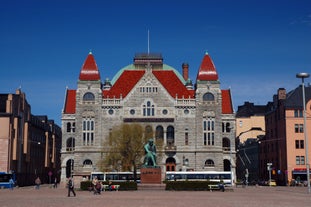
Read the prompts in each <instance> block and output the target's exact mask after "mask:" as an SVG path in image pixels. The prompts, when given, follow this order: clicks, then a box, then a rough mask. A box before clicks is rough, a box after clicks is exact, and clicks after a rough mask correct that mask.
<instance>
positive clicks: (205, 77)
mask: <svg viewBox="0 0 311 207" xmlns="http://www.w3.org/2000/svg"><path fill="white" fill-rule="evenodd" d="M197 80H200V81H216V80H218V74H217V71H216V68H215V65H214V63H213V61H212V59H211V57H210V56H209V55H208V53H205V55H204V58H203V60H202V63H201V66H200V68H199V72H198V75H197Z"/></svg>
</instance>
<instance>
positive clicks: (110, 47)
mask: <svg viewBox="0 0 311 207" xmlns="http://www.w3.org/2000/svg"><path fill="white" fill-rule="evenodd" d="M148 30H149V34H150V36H149V37H150V44H149V45H150V52H160V53H162V56H163V58H164V62H165V63H166V64H168V65H170V66H172V67H174V68H175V69H177V70H178V71H180V72H181V65H182V63H183V62H187V63H189V65H190V78H191V79H192V81H193V82H195V78H196V74H197V71H198V68H199V66H200V64H201V61H202V58H203V56H204V53H205V51H208V53H209V54H210V56H211V57H212V59H213V61H214V64H215V66H216V69H217V72H218V75H219V79H220V81H221V88H222V89H227V88H231V92H232V98H233V104H234V107H235V109H237V106H239V105H242V104H243V103H244V102H245V101H250V102H253V103H255V104H260V105H263V104H266V103H267V102H268V101H271V100H272V96H273V94H275V93H276V91H277V89H278V88H286V89H287V91H290V90H292V89H294V88H296V87H297V86H298V85H299V84H300V80H299V79H297V78H295V75H296V73H298V72H309V73H310V72H311V1H310V0H248V1H246V0H244V1H242V0H217V1H215V0H192V1H187V0H185V1H180V0H156V1H154V0H149V1H143V0H132V1H125V0H123V1H121V0H116V1H99V0H98V1H95V0H62V1H60V0H53V1H52V0H45V1H42V0H27V1H26V0H25V1H23V0H20V1H17V0H1V4H0V71H1V75H0V93H15V90H16V89H17V88H19V87H20V86H21V88H22V91H23V92H25V93H26V98H27V100H28V102H29V103H30V104H31V106H32V114H34V115H48V117H49V118H50V119H54V120H55V121H56V122H57V123H58V124H60V123H61V111H62V108H63V103H64V96H65V90H66V86H68V87H69V88H70V89H76V87H77V80H78V75H79V72H80V69H81V66H82V64H83V62H84V60H85V58H86V56H87V54H88V53H89V51H90V50H91V51H92V53H93V54H94V56H95V59H96V62H97V65H98V67H99V70H100V73H101V78H102V81H103V80H104V79H105V78H107V77H108V78H109V79H112V78H113V76H114V75H115V74H116V73H117V72H118V71H119V70H120V69H121V68H123V67H124V66H126V65H128V64H131V63H132V61H133V57H134V55H135V53H139V52H147V50H148ZM306 81H307V82H311V79H309V80H308V79H307V80H306Z"/></svg>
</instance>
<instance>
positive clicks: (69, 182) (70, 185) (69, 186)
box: [68, 178, 76, 197]
mask: <svg viewBox="0 0 311 207" xmlns="http://www.w3.org/2000/svg"><path fill="white" fill-rule="evenodd" d="M70 192H72V193H73V196H74V197H76V193H75V190H74V182H73V179H72V178H69V179H68V197H70Z"/></svg>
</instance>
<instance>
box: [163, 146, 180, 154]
mask: <svg viewBox="0 0 311 207" xmlns="http://www.w3.org/2000/svg"><path fill="white" fill-rule="evenodd" d="M164 151H165V154H166V155H167V156H169V157H172V156H174V155H175V154H176V151H177V147H176V146H175V145H174V144H168V145H166V146H165V147H164Z"/></svg>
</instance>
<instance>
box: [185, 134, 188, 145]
mask: <svg viewBox="0 0 311 207" xmlns="http://www.w3.org/2000/svg"><path fill="white" fill-rule="evenodd" d="M185 145H188V132H185Z"/></svg>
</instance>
